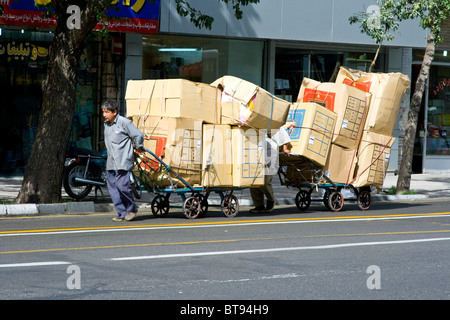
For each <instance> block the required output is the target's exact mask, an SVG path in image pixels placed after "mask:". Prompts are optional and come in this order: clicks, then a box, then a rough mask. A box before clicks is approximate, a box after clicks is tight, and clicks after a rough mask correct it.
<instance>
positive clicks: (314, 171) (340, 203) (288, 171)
mask: <svg viewBox="0 0 450 320" xmlns="http://www.w3.org/2000/svg"><path fill="white" fill-rule="evenodd" d="M278 176H279V178H280V182H281V184H282V185H285V186H287V187H295V188H298V189H299V191H298V193H297V194H296V196H295V204H296V206H297V208H298V209H299V210H300V211H304V210H307V209H308V208H309V206H310V205H311V202H312V201H314V200H313V199H312V198H311V193H312V192H313V190H314V189H316V190H318V189H324V190H325V192H324V196H323V199H322V200H318V201H323V203H324V205H325V206H326V207H327V208H328V209H330V210H332V211H335V212H337V211H340V210H342V208H343V207H344V197H343V195H342V193H341V190H342V189H344V188H349V189H351V190H352V191H353V193H354V194H355V195H356V202H357V204H358V208H359V209H360V210H367V209H369V208H370V206H371V204H372V195H371V189H370V186H369V187H362V188H356V187H354V186H352V185H351V184H344V183H334V182H333V181H332V180H331V179H330V178H329V177H328V176H327V175H326V173H324V172H323V171H322V170H320V169H319V168H318V167H317V166H315V165H314V163H313V162H312V161H311V160H309V159H308V158H305V157H303V156H300V155H290V156H283V155H280V167H279V170H278ZM305 189H306V190H305Z"/></svg>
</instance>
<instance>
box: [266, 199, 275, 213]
mask: <svg viewBox="0 0 450 320" xmlns="http://www.w3.org/2000/svg"><path fill="white" fill-rule="evenodd" d="M274 205H275V202H273V201H267V205H266V212H272V210H273V207H274Z"/></svg>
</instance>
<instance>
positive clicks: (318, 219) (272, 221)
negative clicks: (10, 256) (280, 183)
mask: <svg viewBox="0 0 450 320" xmlns="http://www.w3.org/2000/svg"><path fill="white" fill-rule="evenodd" d="M448 216H450V212H440V213H417V214H394V215H377V216H342V217H315V218H296V219H295V218H294V219H264V220H247V221H246V220H237V221H223V222H190V223H174V224H166V225H156V224H155V225H128V226H120V227H117V226H116V227H79V228H55V229H37V230H14V231H0V237H11V236H30V235H33V236H34V235H50V234H51V235H54V234H70V233H89V232H122V231H142V230H161V229H186V228H214V227H224V226H226V227H232V226H238V227H241V226H252V225H260V224H264V225H270V224H274V225H275V224H286V223H289V224H293V223H321V222H341V221H342V222H348V221H368V220H396V219H420V218H430V217H448Z"/></svg>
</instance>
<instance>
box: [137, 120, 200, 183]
mask: <svg viewBox="0 0 450 320" xmlns="http://www.w3.org/2000/svg"><path fill="white" fill-rule="evenodd" d="M130 118H131V119H132V121H133V123H134V125H135V126H136V127H137V128H138V129H139V130H141V131H142V132H144V137H145V139H144V148H146V149H149V150H150V151H152V152H153V153H155V154H156V156H158V157H159V158H160V159H161V160H162V161H164V163H166V164H167V165H168V166H170V167H171V168H172V169H173V170H174V171H175V172H176V173H177V174H179V175H180V176H181V177H182V178H183V179H185V180H186V181H187V182H188V183H190V184H191V185H193V184H200V183H201V169H202V165H201V163H202V151H201V148H202V125H203V123H202V121H200V120H195V119H189V118H170V117H151V116H133V117H130ZM147 155H148V154H147ZM147 160H149V161H147V163H141V164H140V165H141V167H142V168H143V169H145V170H146V171H147V172H148V173H147V182H153V183H156V185H158V186H170V179H169V173H168V172H167V170H166V169H165V168H164V166H161V165H160V164H159V162H158V161H157V160H156V159H154V158H153V157H149V159H147ZM150 168H151V170H150ZM171 177H172V178H174V175H171ZM174 185H178V186H180V187H182V186H185V185H184V184H183V183H181V182H180V181H178V179H175V180H174Z"/></svg>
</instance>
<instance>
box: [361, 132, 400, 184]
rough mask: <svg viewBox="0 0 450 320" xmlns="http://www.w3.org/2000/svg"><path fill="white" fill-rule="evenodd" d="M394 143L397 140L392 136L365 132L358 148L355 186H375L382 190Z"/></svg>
mask: <svg viewBox="0 0 450 320" xmlns="http://www.w3.org/2000/svg"><path fill="white" fill-rule="evenodd" d="M394 141H395V138H393V137H391V136H385V135H382V134H378V133H374V132H370V131H364V134H363V136H362V139H361V143H360V145H359V148H358V156H357V157H358V160H357V166H356V171H355V178H354V181H352V184H353V186H355V187H364V186H374V187H377V188H378V189H381V187H382V186H383V181H384V177H385V175H386V170H387V168H388V165H389V159H390V154H391V147H392V145H393V143H394Z"/></svg>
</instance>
